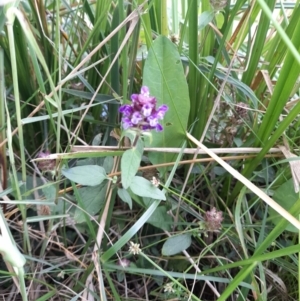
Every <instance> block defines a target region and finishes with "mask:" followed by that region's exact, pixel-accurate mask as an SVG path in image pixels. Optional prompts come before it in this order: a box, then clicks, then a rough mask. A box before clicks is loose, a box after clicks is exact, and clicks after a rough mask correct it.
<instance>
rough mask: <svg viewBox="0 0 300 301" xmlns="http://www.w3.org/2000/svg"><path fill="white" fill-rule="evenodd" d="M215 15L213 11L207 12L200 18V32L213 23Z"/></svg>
mask: <svg viewBox="0 0 300 301" xmlns="http://www.w3.org/2000/svg"><path fill="white" fill-rule="evenodd" d="M214 15H215V13H214V12H213V11H210V12H209V11H205V12H203V13H202V14H201V15H200V16H199V20H198V28H199V30H202V29H204V28H205V27H206V26H207V25H208V23H209V22H211V21H212V20H213V18H214Z"/></svg>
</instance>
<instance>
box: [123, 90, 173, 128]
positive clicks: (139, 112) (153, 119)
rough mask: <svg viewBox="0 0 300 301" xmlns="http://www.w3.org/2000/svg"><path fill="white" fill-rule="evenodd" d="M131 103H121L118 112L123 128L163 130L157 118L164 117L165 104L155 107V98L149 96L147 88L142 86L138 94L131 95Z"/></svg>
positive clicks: (166, 108) (166, 107)
mask: <svg viewBox="0 0 300 301" xmlns="http://www.w3.org/2000/svg"><path fill="white" fill-rule="evenodd" d="M131 101H132V104H131V105H123V106H121V107H120V109H119V112H120V113H122V114H123V117H122V126H123V128H124V129H125V130H127V129H128V128H135V129H139V130H142V131H145V130H153V129H155V130H156V131H157V132H161V131H162V130H163V127H162V125H161V124H160V123H159V120H162V119H163V118H164V115H165V113H166V112H167V111H168V109H169V108H168V106H167V105H162V106H160V107H158V108H156V104H157V100H156V98H155V97H154V96H150V92H149V88H148V87H146V86H143V87H142V88H141V93H140V94H132V95H131Z"/></svg>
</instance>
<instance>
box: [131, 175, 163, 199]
mask: <svg viewBox="0 0 300 301" xmlns="http://www.w3.org/2000/svg"><path fill="white" fill-rule="evenodd" d="M130 189H131V190H132V192H133V193H135V194H136V195H139V196H142V197H149V198H152V199H155V200H163V201H165V200H166V196H165V194H164V193H163V192H162V191H161V190H160V189H158V188H157V187H155V186H154V185H153V184H151V183H150V182H149V181H148V180H146V179H145V178H142V177H138V176H135V177H134V178H133V180H132V182H131V184H130Z"/></svg>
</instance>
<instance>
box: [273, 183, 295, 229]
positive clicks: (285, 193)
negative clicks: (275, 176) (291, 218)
mask: <svg viewBox="0 0 300 301" xmlns="http://www.w3.org/2000/svg"><path fill="white" fill-rule="evenodd" d="M273 199H274V200H275V201H276V202H277V203H278V204H279V205H280V206H282V207H283V208H284V209H286V210H287V211H289V210H290V209H291V208H292V207H293V205H294V204H295V203H296V202H299V203H300V200H299V195H298V194H297V193H296V192H295V190H294V184H293V179H290V180H288V181H287V182H285V183H284V184H282V185H281V186H280V187H278V188H277V189H276V190H275V193H274V195H273ZM269 214H270V217H271V221H272V223H273V224H274V225H277V224H278V223H279V222H280V221H281V220H282V216H281V215H280V214H278V212H276V211H275V210H273V209H272V208H270V207H269ZM295 217H296V218H298V217H297V216H295ZM286 230H288V231H291V232H295V233H298V232H299V231H298V230H297V229H296V227H295V226H293V225H291V224H289V225H288V226H287V227H286Z"/></svg>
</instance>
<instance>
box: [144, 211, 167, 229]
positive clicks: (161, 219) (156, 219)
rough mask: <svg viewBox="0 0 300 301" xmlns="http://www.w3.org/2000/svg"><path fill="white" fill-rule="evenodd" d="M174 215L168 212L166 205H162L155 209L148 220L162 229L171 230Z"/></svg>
mask: <svg viewBox="0 0 300 301" xmlns="http://www.w3.org/2000/svg"><path fill="white" fill-rule="evenodd" d="M172 222H173V220H172V217H171V216H170V215H169V214H168V213H167V208H166V207H165V206H160V207H158V208H156V209H155V211H154V212H153V214H152V215H151V216H150V218H149V219H148V220H147V223H149V224H151V225H152V226H154V227H157V228H160V229H162V230H166V231H171V225H172Z"/></svg>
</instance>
